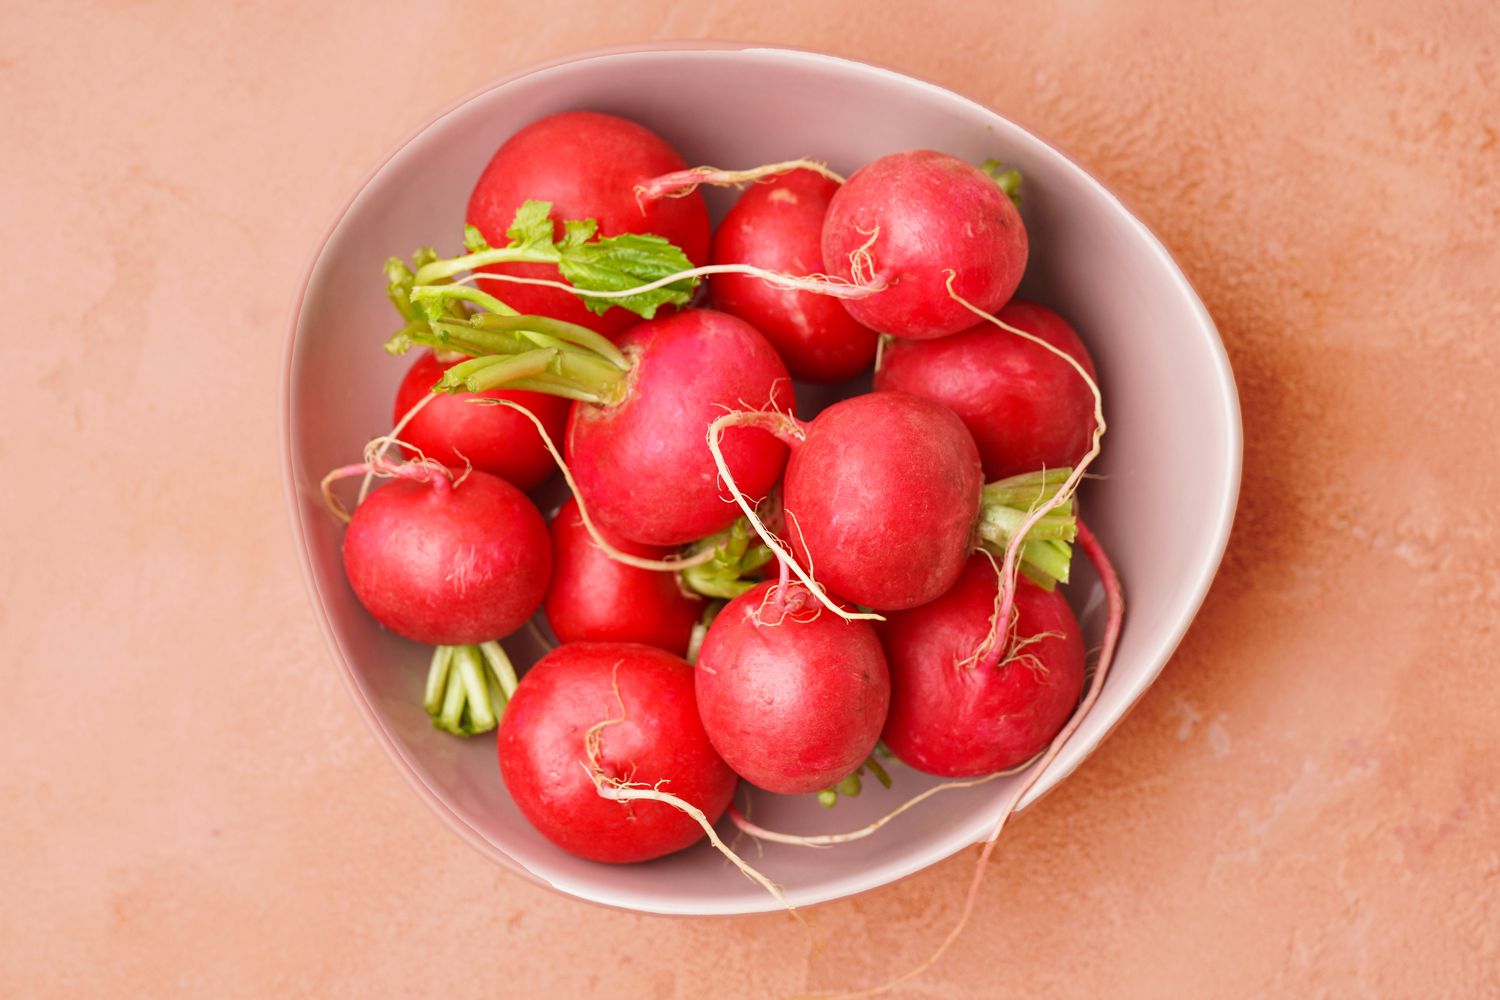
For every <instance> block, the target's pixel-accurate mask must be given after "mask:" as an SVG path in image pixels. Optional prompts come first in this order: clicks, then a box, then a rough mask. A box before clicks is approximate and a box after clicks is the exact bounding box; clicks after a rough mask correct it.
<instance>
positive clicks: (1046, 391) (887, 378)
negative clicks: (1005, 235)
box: [875, 299, 1094, 479]
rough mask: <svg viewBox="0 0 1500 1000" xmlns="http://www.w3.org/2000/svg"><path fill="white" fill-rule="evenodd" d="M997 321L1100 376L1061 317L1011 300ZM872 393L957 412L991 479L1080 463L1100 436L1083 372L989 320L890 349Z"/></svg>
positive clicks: (1080, 343)
mask: <svg viewBox="0 0 1500 1000" xmlns="http://www.w3.org/2000/svg"><path fill="white" fill-rule="evenodd" d="M996 316H997V318H998V319H1000V320H1001V321H1003V322H1005V323H1008V324H1010V325H1011V326H1014V327H1019V328H1020V329H1022V330H1026V331H1027V332H1029V333H1032V334H1034V335H1035V336H1037V337H1040V338H1041V339H1043V340H1045V341H1046V342H1047V343H1049V344H1051V345H1052V346H1053V347H1056V348H1058V349H1059V350H1062V351H1065V352H1067V353H1068V354H1069V355H1071V356H1072V357H1073V358H1074V359H1075V360H1076V361H1077V362H1078V363H1079V364H1080V365H1082V366H1083V368H1084V369H1085V370H1086V371H1087V372H1088V374H1089V377H1090V378H1093V377H1094V363H1093V361H1092V360H1090V358H1089V355H1088V351H1087V350H1086V349H1085V348H1084V346H1083V342H1082V341H1081V340H1079V339H1078V334H1077V333H1075V332H1074V331H1073V328H1072V327H1071V326H1069V325H1068V323H1067V321H1066V320H1064V319H1063V318H1062V317H1061V316H1059V315H1057V313H1055V312H1053V311H1052V310H1050V309H1048V308H1046V307H1045V306H1040V305H1037V304H1036V303H1034V302H1026V301H1023V300H1021V299H1015V300H1013V301H1012V302H1010V304H1008V305H1007V306H1006V307H1005V308H1004V309H1001V310H1000V312H999V313H997V314H996ZM875 388H876V389H894V390H898V391H900V392H910V393H915V394H916V395H918V396H926V397H927V398H928V399H935V400H937V401H938V402H939V403H942V404H943V405H945V406H947V407H948V408H949V409H950V410H952V411H953V412H954V413H957V414H958V415H959V417H960V418H961V419H962V420H963V422H964V425H965V426H966V427H968V428H969V432H970V433H971V434H973V435H974V442H975V443H976V444H978V445H979V456H980V459H981V460H982V461H983V463H984V474H985V477H986V478H987V479H1000V478H1003V477H1005V476H1013V475H1016V474H1017V473H1021V472H1028V471H1030V470H1032V469H1055V468H1060V467H1062V466H1068V465H1077V464H1078V462H1079V460H1080V459H1082V458H1083V456H1084V455H1085V454H1086V453H1087V452H1088V450H1089V445H1090V440H1091V438H1092V437H1093V433H1094V395H1093V393H1092V392H1091V391H1090V389H1089V386H1088V383H1087V382H1085V381H1084V380H1083V379H1081V378H1079V377H1078V372H1077V370H1076V369H1074V368H1073V366H1072V365H1070V364H1068V362H1067V361H1065V360H1063V359H1062V358H1060V357H1058V356H1057V355H1056V354H1054V353H1052V352H1051V351H1049V350H1047V348H1045V347H1043V346H1041V345H1039V344H1035V343H1032V342H1031V341H1028V340H1024V339H1022V338H1020V337H1017V336H1015V335H1014V334H1012V333H1010V332H1008V331H1006V330H1002V329H1000V328H998V327H995V326H993V325H991V324H989V323H983V324H980V325H979V326H976V327H974V328H973V329H971V330H966V331H964V332H963V333H955V334H954V335H953V336H951V337H943V338H941V339H939V340H928V341H902V340H898V341H895V342H893V343H891V344H889V345H887V347H886V350H885V353H884V355H883V356H882V359H881V367H880V370H879V371H878V372H876V373H875Z"/></svg>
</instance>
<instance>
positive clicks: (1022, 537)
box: [947, 270, 1105, 666]
mask: <svg viewBox="0 0 1500 1000" xmlns="http://www.w3.org/2000/svg"><path fill="white" fill-rule="evenodd" d="M954 277H955V273H954V272H953V271H951V270H950V271H949V272H948V282H947V285H948V296H949V298H951V299H953V301H955V302H957V303H958V304H959V305H961V306H963V307H964V308H965V309H967V310H969V312H971V313H973V314H974V315H976V316H978V317H979V318H980V319H982V320H984V321H985V322H987V323H992V324H994V325H995V326H997V327H999V328H1000V329H1002V330H1005V331H1006V332H1008V333H1012V334H1015V335H1016V336H1017V337H1021V338H1023V339H1025V340H1029V341H1030V342H1031V343H1033V344H1037V345H1040V346H1041V347H1043V348H1046V349H1047V350H1048V351H1051V352H1052V353H1053V354H1055V355H1057V356H1058V357H1059V358H1061V359H1063V360H1064V361H1066V362H1067V363H1068V364H1069V365H1070V366H1072V368H1073V370H1074V371H1076V372H1077V373H1078V377H1079V378H1081V379H1083V380H1084V382H1085V383H1087V385H1088V387H1089V392H1090V393H1092V394H1093V397H1094V433H1093V437H1092V439H1091V440H1090V442H1089V450H1088V451H1087V452H1086V453H1085V454H1084V456H1083V458H1081V459H1079V461H1078V463H1077V464H1076V465H1074V466H1073V471H1072V472H1071V473H1070V474H1069V476H1068V478H1067V480H1066V481H1064V483H1063V485H1062V488H1061V489H1059V490H1058V491H1057V493H1056V495H1054V496H1053V497H1052V499H1051V500H1048V501H1047V502H1046V503H1042V504H1038V505H1036V506H1034V507H1033V508H1032V510H1031V512H1030V514H1028V515H1027V517H1026V520H1024V521H1022V522H1021V526H1020V527H1019V528H1017V529H1016V531H1015V533H1014V534H1013V535H1012V536H1011V539H1010V542H1009V543H1008V544H1007V545H1006V546H1005V555H1004V559H1003V562H1002V564H1001V567H1000V600H999V606H998V608H997V609H996V613H995V625H994V630H995V631H994V632H993V633H992V634H991V636H990V637H988V638H986V639H985V647H981V648H982V649H983V653H982V654H981V655H979V656H977V657H976V658H977V659H978V660H982V661H983V662H984V664H985V665H986V666H990V665H993V661H994V660H995V659H998V657H999V655H1000V653H1001V652H1002V651H1003V650H1004V649H1005V643H1004V642H1002V641H1000V640H1001V637H1003V636H1004V635H1005V634H1006V633H1007V632H1008V630H1009V629H1010V628H1011V624H1012V623H1011V615H1012V613H1013V612H1014V611H1015V603H1016V575H1017V573H1018V567H1017V563H1018V560H1019V558H1020V554H1021V547H1022V545H1023V544H1024V543H1025V541H1026V535H1027V533H1028V532H1029V531H1031V529H1032V528H1033V527H1034V526H1035V525H1036V523H1037V522H1038V521H1040V520H1041V519H1042V518H1044V517H1046V516H1047V515H1048V514H1049V513H1051V512H1052V511H1054V510H1056V509H1057V508H1058V507H1061V506H1062V505H1063V504H1065V503H1067V502H1068V501H1069V500H1071V499H1072V498H1073V495H1074V494H1075V493H1076V492H1077V491H1078V484H1079V483H1080V482H1082V481H1083V475H1084V473H1085V472H1086V471H1087V470H1088V467H1089V465H1091V464H1092V463H1093V461H1094V459H1096V458H1098V457H1099V451H1100V445H1101V442H1102V441H1103V439H1104V430H1105V424H1104V397H1103V396H1102V395H1101V394H1100V392H1099V384H1098V383H1097V382H1095V381H1094V379H1093V377H1092V376H1090V375H1089V373H1088V371H1087V370H1086V369H1085V368H1084V367H1083V365H1081V364H1079V363H1078V359H1077V358H1075V357H1073V356H1072V355H1071V354H1069V353H1068V352H1066V351H1064V350H1062V349H1060V348H1058V347H1054V346H1053V345H1052V344H1049V343H1047V341H1045V340H1043V339H1042V338H1040V337H1038V336H1036V335H1035V334H1032V333H1027V332H1026V331H1025V330H1019V329H1017V328H1016V327H1013V326H1011V325H1010V324H1009V323H1006V322H1005V321H1004V320H1001V319H999V318H997V317H995V316H992V315H990V314H989V313H987V312H985V311H984V310H983V309H980V308H979V307H978V306H976V305H974V303H972V302H970V301H969V300H968V299H966V298H964V297H963V296H962V295H960V294H958V292H957V291H955V290H954V288H953V279H954ZM1080 531H1081V528H1080Z"/></svg>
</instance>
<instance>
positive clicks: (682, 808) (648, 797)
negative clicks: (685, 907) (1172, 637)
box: [578, 663, 820, 941]
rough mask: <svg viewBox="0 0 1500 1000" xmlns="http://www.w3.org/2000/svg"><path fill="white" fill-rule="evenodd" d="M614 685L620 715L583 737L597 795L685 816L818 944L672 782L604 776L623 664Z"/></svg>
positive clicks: (588, 771)
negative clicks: (606, 735) (607, 733)
mask: <svg viewBox="0 0 1500 1000" xmlns="http://www.w3.org/2000/svg"><path fill="white" fill-rule="evenodd" d="M611 684H612V686H613V689H614V695H615V701H616V703H617V704H619V706H620V714H619V715H617V716H614V717H613V718H609V719H604V720H602V721H600V722H596V723H594V725H592V726H590V727H589V729H588V731H587V732H585V733H584V735H583V752H584V756H585V757H587V758H588V759H587V761H579V762H578V763H579V766H580V767H582V768H583V770H584V773H585V774H587V775H588V776H589V780H590V781H591V782H593V784H594V790H595V791H596V792H598V794H599V797H600V798H601V799H609V800H610V801H611V802H622V803H626V804H628V803H631V802H660V803H662V804H663V805H668V806H671V807H672V808H673V809H676V810H678V811H679V812H682V813H685V814H686V815H687V816H689V817H690V818H692V819H693V821H694V822H696V823H697V824H698V825H699V826H701V827H702V828H703V832H704V833H705V834H707V836H708V840H709V843H711V844H713V845H714V848H715V849H717V850H718V852H719V853H720V854H722V855H724V857H725V858H726V859H728V861H729V863H730V864H732V865H734V866H735V867H736V868H738V869H739V870H740V872H741V873H743V874H744V876H745V877H746V878H748V879H750V881H752V882H754V883H756V884H757V885H759V886H760V887H761V888H762V889H764V890H766V892H768V893H770V894H771V897H772V898H773V899H775V900H776V901H777V902H778V903H780V904H781V905H782V906H784V907H785V908H786V911H787V912H788V913H790V914H791V915H792V916H794V917H796V918H797V920H798V922H799V923H801V924H802V926H803V927H805V928H807V930H808V932H809V933H812V934H813V936H814V939H815V941H816V940H820V935H818V933H817V931H816V928H815V927H814V926H813V924H811V923H809V922H808V920H807V918H806V917H804V916H803V915H802V913H801V912H800V911H799V910H798V909H797V908H796V907H795V906H793V905H792V904H791V903H790V902H789V901H788V900H787V898H786V896H785V894H783V893H782V891H781V887H780V886H778V885H777V884H776V883H775V882H772V881H771V880H770V879H768V878H766V877H765V876H764V875H762V874H761V873H760V872H759V871H757V870H756V869H755V868H754V867H752V866H751V865H750V864H749V863H748V862H746V861H745V860H744V859H743V858H741V857H740V856H739V855H738V854H736V853H734V851H732V850H730V848H729V845H728V844H726V843H724V841H723V839H722V838H720V837H719V833H718V831H717V830H715V829H714V825H713V824H712V823H710V822H709V821H708V817H707V816H706V815H704V812H703V810H702V809H699V808H698V807H697V806H695V805H693V804H692V803H691V802H688V801H687V800H686V799H682V798H679V797H678V796H676V795H673V794H672V793H670V792H664V791H662V790H661V786H662V785H665V784H668V783H669V781H670V779H664V780H662V781H658V782H656V783H655V784H647V783H646V782H643V781H627V780H622V779H620V778H614V777H610V776H609V775H607V774H605V773H604V767H603V765H602V764H600V762H599V754H600V749H601V743H602V735H601V734H602V733H603V732H604V730H605V729H607V728H608V727H610V726H613V725H618V724H619V723H621V722H624V721H625V699H624V698H623V697H621V695H620V665H619V664H618V663H616V664H615V668H614V672H613V675H612V677H611Z"/></svg>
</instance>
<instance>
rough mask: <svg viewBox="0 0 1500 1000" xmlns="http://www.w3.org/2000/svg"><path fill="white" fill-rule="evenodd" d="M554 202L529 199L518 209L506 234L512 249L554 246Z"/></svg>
mask: <svg viewBox="0 0 1500 1000" xmlns="http://www.w3.org/2000/svg"><path fill="white" fill-rule="evenodd" d="M551 212H552V202H550V201H528V202H525V203H524V204H522V205H521V207H520V208H518V209H516V217H515V219H513V220H512V221H511V224H510V228H509V229H507V230H506V231H505V235H506V236H508V237H509V238H510V247H509V249H512V250H522V251H526V250H543V251H545V249H547V248H550V247H551V246H552V216H551Z"/></svg>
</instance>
